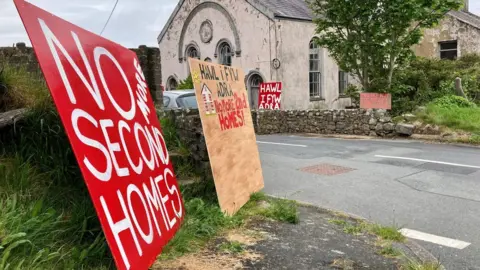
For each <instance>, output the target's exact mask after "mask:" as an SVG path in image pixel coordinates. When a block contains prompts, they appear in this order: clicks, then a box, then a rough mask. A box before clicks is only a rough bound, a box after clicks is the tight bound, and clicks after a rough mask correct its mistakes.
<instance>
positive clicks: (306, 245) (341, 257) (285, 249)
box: [152, 207, 414, 270]
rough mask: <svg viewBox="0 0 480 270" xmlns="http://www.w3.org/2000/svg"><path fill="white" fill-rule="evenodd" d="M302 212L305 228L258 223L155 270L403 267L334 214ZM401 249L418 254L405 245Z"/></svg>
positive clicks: (372, 238)
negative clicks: (234, 248)
mask: <svg viewBox="0 0 480 270" xmlns="http://www.w3.org/2000/svg"><path fill="white" fill-rule="evenodd" d="M299 212H300V223H299V224H287V223H281V222H276V221H269V220H256V221H253V222H251V223H250V224H249V225H248V226H246V227H245V228H244V229H241V230H235V231H230V232H228V233H226V234H224V235H221V236H219V237H217V238H216V239H214V240H213V241H211V242H210V243H209V244H208V245H207V247H206V248H205V249H204V250H202V251H201V252H198V253H195V254H190V255H187V256H184V257H181V258H178V259H175V260H169V261H158V262H157V263H156V264H155V265H154V266H153V268H152V269H155V270H160V269H161V270H187V269H188V270H227V269H268V270H270V269H275V270H276V269H292V270H303V269H305V270H307V269H308V270H311V269H345V270H350V269H351V270H354V269H355V270H356V269H378V270H388V269H399V258H388V257H385V256H382V255H380V252H379V251H380V247H379V246H378V245H377V243H378V239H377V237H376V236H373V235H351V234H347V233H345V232H344V231H343V229H342V228H340V227H339V226H337V225H335V224H332V223H331V222H329V221H330V220H332V219H334V218H338V217H336V216H335V215H334V214H333V213H331V212H328V211H324V210H321V209H316V208H312V207H300V208H299ZM231 242H235V243H240V244H241V245H242V247H243V248H242V250H241V251H240V252H231V251H228V250H224V249H222V244H224V243H231ZM395 248H398V249H399V250H401V251H402V252H404V253H405V254H407V255H408V256H414V255H413V254H412V253H411V251H410V250H409V249H408V248H407V247H406V246H404V245H403V244H395Z"/></svg>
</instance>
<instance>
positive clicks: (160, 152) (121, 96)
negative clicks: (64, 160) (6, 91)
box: [15, 0, 184, 269]
mask: <svg viewBox="0 0 480 270" xmlns="http://www.w3.org/2000/svg"><path fill="white" fill-rule="evenodd" d="M15 4H16V6H17V9H18V12H19V13H20V16H21V18H22V20H23V24H24V25H25V28H26V29H27V32H28V34H29V37H30V40H31V41H32V44H33V48H34V50H35V53H36V55H37V58H38V61H39V63H40V67H41V69H42V71H43V74H44V75H45V79H46V82H47V84H48V87H49V89H50V92H51V94H52V97H53V100H54V102H55V104H56V107H57V110H58V112H59V115H60V118H61V120H62V122H63V125H64V127H65V131H66V133H67V136H68V138H69V140H70V143H71V145H72V148H73V151H74V153H75V156H76V158H77V161H78V164H79V166H80V169H81V172H82V174H83V177H84V179H85V183H86V185H87V187H88V190H89V192H90V196H91V199H92V201H93V204H94V205H95V209H96V211H97V214H98V217H99V219H100V222H101V224H102V227H103V231H104V233H105V236H106V239H107V242H108V244H109V246H110V249H111V251H112V254H113V257H114V259H115V262H116V264H117V267H118V268H119V269H147V268H148V267H149V266H150V265H152V264H153V262H154V261H155V259H156V257H157V255H158V254H159V253H160V252H161V250H162V248H163V246H165V244H167V242H168V241H169V240H170V239H171V238H172V237H173V236H174V234H175V232H176V231H177V230H178V228H179V226H180V224H181V223H182V220H183V216H184V206H183V201H182V199H181V196H180V190H179V188H178V184H177V180H176V178H175V174H174V172H173V167H172V163H171V160H170V158H169V154H168V151H167V148H166V144H165V140H164V138H163V135H162V133H161V129H160V124H159V121H158V119H157V115H156V111H155V108H154V106H153V101H152V98H151V96H150V95H149V92H150V91H149V89H148V87H147V83H146V81H145V76H144V74H143V72H142V69H141V67H140V64H139V61H138V59H137V57H136V55H135V53H133V52H132V51H130V50H128V49H126V48H123V47H121V46H120V45H118V44H116V43H114V42H111V41H109V40H106V39H104V38H102V37H100V36H97V35H95V34H92V33H90V32H88V31H86V30H84V29H82V28H79V27H77V26H75V25H73V24H71V23H69V22H67V21H64V20H62V19H60V18H58V17H56V16H54V15H52V14H50V13H48V12H46V11H44V10H42V9H40V8H38V7H36V6H34V5H32V4H30V3H28V2H25V1H23V0H15Z"/></svg>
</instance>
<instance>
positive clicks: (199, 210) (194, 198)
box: [160, 182, 298, 260]
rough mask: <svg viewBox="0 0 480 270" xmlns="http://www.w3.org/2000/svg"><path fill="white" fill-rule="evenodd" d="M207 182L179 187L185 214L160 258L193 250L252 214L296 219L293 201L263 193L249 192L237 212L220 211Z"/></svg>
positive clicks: (163, 258) (169, 257)
mask: <svg viewBox="0 0 480 270" xmlns="http://www.w3.org/2000/svg"><path fill="white" fill-rule="evenodd" d="M209 183H210V182H209ZM211 185H213V184H208V183H207V184H205V183H195V184H193V185H189V186H187V187H185V188H184V189H183V190H182V193H183V196H184V200H185V208H186V213H187V214H186V216H185V220H184V223H183V225H182V227H181V228H180V230H179V231H178V233H177V235H176V236H175V237H174V238H173V240H172V241H171V242H170V243H169V244H168V245H167V246H166V247H165V249H164V250H163V253H162V255H161V257H160V259H161V260H169V259H173V258H176V257H179V256H182V255H185V254H187V253H191V252H196V251H198V250H200V249H201V248H202V247H204V246H205V244H206V243H207V242H208V241H209V240H210V239H212V238H213V237H214V236H217V235H219V234H220V233H222V232H224V231H226V230H230V229H236V228H240V227H242V226H244V225H245V224H247V223H248V222H249V220H251V219H253V218H268V219H273V220H277V221H282V222H290V223H297V222H298V213H297V208H296V204H295V203H294V202H292V201H287V200H280V199H273V198H270V197H267V196H265V195H264V194H263V193H255V194H252V196H251V198H250V201H249V202H248V203H247V204H245V205H244V206H243V207H242V208H241V209H240V210H239V211H238V212H237V214H235V215H233V216H227V215H224V214H223V213H222V211H221V210H220V208H219V206H218V203H217V202H216V200H215V198H216V195H215V193H213V192H214V187H213V188H212V187H211ZM212 198H213V199H212ZM225 245H227V244H225ZM224 247H226V246H224ZM230 247H231V245H230ZM235 249H237V248H236V247H235Z"/></svg>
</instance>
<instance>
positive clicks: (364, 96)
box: [360, 93, 392, 110]
mask: <svg viewBox="0 0 480 270" xmlns="http://www.w3.org/2000/svg"><path fill="white" fill-rule="evenodd" d="M360 108H362V109H385V110H391V109H392V95H390V94H383V93H360Z"/></svg>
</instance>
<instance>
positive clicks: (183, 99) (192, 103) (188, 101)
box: [177, 94, 198, 109]
mask: <svg viewBox="0 0 480 270" xmlns="http://www.w3.org/2000/svg"><path fill="white" fill-rule="evenodd" d="M177 104H178V106H179V107H182V108H190V109H198V104H197V98H196V97H195V94H191V95H183V96H180V97H178V98H177Z"/></svg>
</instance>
